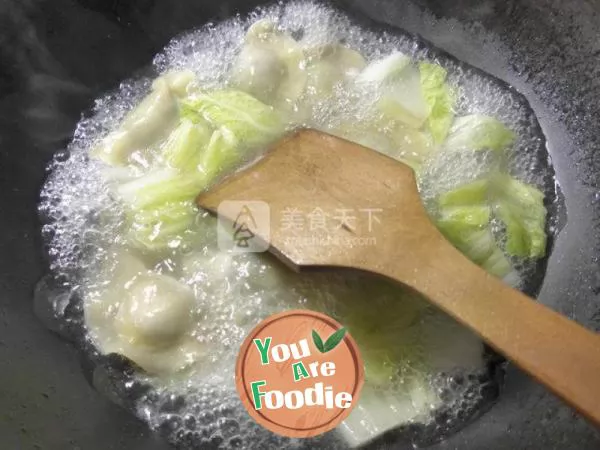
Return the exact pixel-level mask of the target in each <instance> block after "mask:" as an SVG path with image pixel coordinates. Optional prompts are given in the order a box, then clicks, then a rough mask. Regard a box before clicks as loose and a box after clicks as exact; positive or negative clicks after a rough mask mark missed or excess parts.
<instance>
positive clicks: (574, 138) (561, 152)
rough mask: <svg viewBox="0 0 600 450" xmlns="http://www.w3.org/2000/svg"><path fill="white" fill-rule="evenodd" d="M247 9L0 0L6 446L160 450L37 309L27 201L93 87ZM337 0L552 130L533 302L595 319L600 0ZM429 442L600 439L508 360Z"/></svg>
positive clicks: (37, 254) (31, 209)
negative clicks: (483, 75)
mask: <svg viewBox="0 0 600 450" xmlns="http://www.w3.org/2000/svg"><path fill="white" fill-rule="evenodd" d="M256 4H257V3H252V4H249V3H247V2H242V1H237V2H236V1H233V2H204V1H198V0H197V1H183V0H180V1H178V2H171V1H168V0H130V1H125V0H121V1H119V0H110V1H109V0H79V1H75V0H54V1H52V2H51V1H36V0H21V1H18V0H0V361H2V366H1V367H2V370H0V404H1V405H2V407H3V411H2V420H1V421H0V441H1V444H2V448H7V449H12V448H19V449H21V448H22V449H30V448H32V449H33V448H40V449H76V448H79V449H84V450H88V449H89V450H95V449H102V450H104V449H123V450H125V449H127V450H129V449H132V450H133V449H148V450H154V449H162V448H165V449H166V448H168V447H167V446H166V445H165V444H164V443H162V442H160V441H159V440H158V439H157V438H155V437H154V436H152V435H151V434H150V433H149V432H148V431H146V430H145V427H144V425H143V424H141V423H139V422H137V421H136V420H135V419H134V418H132V417H131V416H130V415H129V414H128V413H126V412H125V411H122V410H120V409H119V408H118V407H117V406H115V405H113V404H111V403H110V402H109V401H108V400H106V399H104V398H103V397H102V396H100V395H99V394H97V393H96V392H95V391H94V390H92V389H91V388H90V387H89V385H88V384H87V383H86V381H85V379H84V377H83V376H82V375H81V370H80V367H79V359H78V357H77V355H76V352H75V351H74V350H73V349H72V348H70V347H69V346H68V345H67V344H65V342H64V341H62V340H60V339H59V338H58V337H56V336H54V335H52V334H50V333H49V332H48V331H47V330H46V329H45V328H44V327H43V326H42V325H41V324H40V323H39V322H38V321H37V320H36V319H35V317H34V315H33V311H32V309H33V308H32V291H33V286H34V284H35V282H36V281H37V280H38V279H39V278H40V277H41V276H42V274H43V273H44V270H45V264H44V260H43V257H42V254H41V249H40V242H39V231H38V226H39V224H38V222H37V217H36V212H35V204H36V202H37V196H38V192H39V188H40V185H41V183H42V181H43V178H44V167H45V164H46V162H47V161H48V160H49V158H50V157H51V155H52V153H53V152H54V151H56V150H57V149H60V148H61V147H63V146H64V144H65V142H66V141H67V140H68V139H69V136H70V135H71V134H72V132H73V127H74V126H75V124H76V122H77V120H78V119H79V116H80V113H81V111H83V110H86V109H87V108H89V106H90V105H91V102H92V101H93V99H94V98H95V97H97V96H98V95H99V94H100V93H102V92H104V91H106V90H109V89H112V88H114V86H115V85H116V84H117V83H118V82H119V81H120V80H122V79H125V78H128V77H130V76H131V75H132V74H134V73H135V72H136V71H137V70H139V69H141V68H142V67H143V66H145V65H147V64H148V63H149V62H150V61H151V58H152V55H153V54H155V53H156V52H157V51H159V50H160V49H161V48H162V47H163V46H164V45H165V44H166V43H167V42H168V40H169V39H170V38H171V37H173V36H175V35H176V34H178V33H180V32H181V31H184V30H186V29H190V28H193V27H195V26H198V25H201V24H202V23H205V22H207V21H209V20H219V19H220V18H224V17H228V16H230V15H232V14H235V13H236V12H241V13H244V12H245V11H247V10H249V9H252V8H253V7H254V6H255V5H256ZM335 4H336V5H337V6H338V7H340V8H342V9H346V10H348V11H349V12H350V13H351V15H353V16H354V17H355V18H356V20H358V21H361V20H369V18H371V19H374V20H376V21H378V22H382V23H386V24H387V25H393V26H400V27H402V28H404V29H406V30H408V31H409V32H414V33H417V34H420V35H422V36H423V37H424V38H425V39H427V40H429V41H431V42H433V43H434V44H435V45H437V46H438V47H440V48H442V49H444V50H446V51H448V52H449V53H451V54H453V55H455V56H457V57H458V58H459V59H462V60H464V61H465V62H467V63H470V64H472V65H474V66H476V67H479V68H481V69H483V70H485V71H487V72H489V73H491V74H493V75H495V76H497V77H499V78H501V79H503V80H505V81H507V82H509V83H511V84H512V85H513V86H514V87H515V88H516V89H518V90H519V91H520V92H522V93H523V94H525V95H526V97H527V98H528V100H529V101H530V103H531V104H532V106H533V108H534V110H535V111H536V113H537V115H538V118H539V119H540V122H541V124H542V127H543V129H544V133H545V134H546V136H547V137H548V141H549V149H550V153H551V155H552V158H553V162H554V164H555V168H556V171H557V175H558V179H559V181H560V184H561V187H562V190H563V193H564V195H565V198H566V205H567V211H568V219H567V225H566V227H565V228H564V229H563V231H562V233H561V235H560V236H559V239H558V241H557V243H556V245H555V249H554V252H553V255H552V257H551V259H550V263H549V269H548V275H547V281H546V283H545V284H544V287H543V289H542V292H541V295H540V299H541V301H543V302H544V303H546V304H548V305H550V306H552V307H554V308H555V309H557V310H559V311H561V312H563V313H565V314H567V315H569V316H571V317H573V318H574V319H576V320H578V321H580V322H581V323H583V324H584V325H586V326H589V327H591V328H594V329H596V330H600V298H599V295H600V263H599V260H598V257H599V256H600V186H599V184H600V152H599V151H598V144H599V143H600V121H599V120H600V119H599V118H600V102H599V101H598V98H600V59H599V58H598V55H599V54H600V4H597V3H594V2H592V1H585V0H572V1H569V2H559V1H550V0H538V1H535V0H530V1H520V2H519V1H502V0H453V1H450V0H446V1H441V0H440V1H433V0H431V1H425V0H414V1H400V0H376V1H358V0H350V1H342V0H339V1H337V2H335ZM423 10H427V11H430V12H428V13H423ZM599 379H600V374H599ZM390 448H394V446H390ZM435 448H440V449H454V448H457V449H461V450H462V449H507V448H512V449H515V450H520V449H566V450H569V449H573V450H580V449H581V450H587V449H590V450H591V449H597V448H600V437H599V435H598V432H597V431H596V430H593V429H592V428H591V427H589V426H588V425H587V424H586V423H585V422H584V421H583V420H582V419H580V418H579V417H578V416H577V415H575V414H574V413H572V411H571V410H569V409H568V408H566V407H564V406H562V405H561V403H560V402H559V401H558V400H556V399H554V398H553V397H551V396H550V395H548V394H546V393H545V391H544V390H543V389H542V388H540V387H539V386H537V385H536V384H535V383H533V382H532V381H530V380H529V379H528V378H527V377H526V376H524V375H523V374H522V373H520V372H519V371H518V370H516V369H514V368H512V367H509V369H508V373H507V377H506V385H505V389H504V392H503V393H502V395H501V399H500V401H499V404H498V405H496V406H495V407H494V408H493V409H492V410H491V411H490V412H489V413H487V414H486V415H484V417H482V418H481V419H480V420H478V421H477V422H475V423H474V424H472V425H471V426H469V427H467V429H465V430H463V431H462V432H461V433H459V434H458V435H455V436H453V437H452V438H451V439H450V440H448V441H446V442H445V443H442V444H440V445H438V446H437V447H435Z"/></svg>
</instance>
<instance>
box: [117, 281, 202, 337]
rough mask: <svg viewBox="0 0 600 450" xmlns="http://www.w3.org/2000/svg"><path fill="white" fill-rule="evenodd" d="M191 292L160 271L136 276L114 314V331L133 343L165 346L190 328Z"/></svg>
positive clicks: (192, 302)
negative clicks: (159, 272) (115, 329)
mask: <svg viewBox="0 0 600 450" xmlns="http://www.w3.org/2000/svg"><path fill="white" fill-rule="evenodd" d="M193 309H194V293H193V291H192V290H191V289H190V288H188V287H187V286H185V285H183V284H181V283H179V282H178V281H177V280H175V279H173V278H171V277H169V276H167V275H160V274H144V275H141V276H139V277H137V278H136V279H135V280H134V281H133V282H132V283H131V286H130V287H129V289H128V295H127V296H126V297H125V299H124V300H123V301H122V302H121V305H120V306H119V312H118V313H117V315H116V320H115V325H116V328H117V330H118V331H119V332H120V333H121V334H123V335H124V336H127V337H128V338H129V339H130V340H131V342H133V343H138V342H139V343H142V344H145V345H149V346H154V347H168V346H171V345H173V343H174V342H175V341H176V340H177V339H179V338H181V337H182V336H183V335H184V334H185V333H186V332H187V331H188V330H189V328H190V325H191V318H192V312H193Z"/></svg>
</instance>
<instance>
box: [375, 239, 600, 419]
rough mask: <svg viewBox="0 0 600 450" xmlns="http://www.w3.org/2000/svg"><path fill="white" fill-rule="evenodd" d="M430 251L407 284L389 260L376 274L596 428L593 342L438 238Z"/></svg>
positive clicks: (599, 340)
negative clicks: (458, 326)
mask: <svg viewBox="0 0 600 450" xmlns="http://www.w3.org/2000/svg"><path fill="white" fill-rule="evenodd" d="M430 244H431V243H430ZM430 244H429V245H428V248H430V249H431V253H429V257H426V258H425V259H420V258H418V260H413V261H412V264H414V267H415V270H414V271H413V272H412V273H413V275H412V276H410V277H409V279H407V271H406V269H405V268H402V269H401V272H399V273H397V274H396V273H394V269H393V268H394V264H392V263H391V261H390V263H389V264H385V265H380V266H379V268H378V270H376V271H377V272H379V273H382V274H383V275H386V276H388V277H390V278H396V279H397V280H398V281H401V282H402V283H405V284H406V283H407V284H409V285H411V286H412V287H413V288H415V289H416V290H417V291H419V292H421V293H422V294H424V295H425V296H427V297H428V298H429V299H430V300H431V301H432V302H433V303H434V304H437V305H438V306H439V307H440V308H442V309H443V310H445V311H446V312H448V313H449V314H450V315H452V316H453V317H455V318H456V319H457V320H458V321H460V322H462V323H463V324H465V325H466V326H468V327H469V328H472V329H473V330H476V332H477V333H478V334H480V335H481V336H482V337H483V338H484V340H486V341H487V342H488V343H490V344H491V345H492V346H493V347H494V348H495V349H496V350H498V351H499V352H500V353H502V354H504V355H505V356H506V357H507V358H508V359H510V360H512V361H514V362H515V363H516V364H517V365H518V366H520V367H521V368H522V369H524V370H525V371H526V372H528V373H529V374H530V375H531V376H533V377H534V378H536V379H537V380H538V381H539V382H541V383H542V384H544V385H545V386H547V387H548V388H550V389H551V390H552V391H553V392H554V393H555V394H557V395H558V396H560V397H561V398H562V399H564V400H565V401H566V402H567V403H569V404H570V405H571V406H572V407H574V408H575V409H577V410H578V411H579V412H581V413H582V414H583V415H584V416H586V417H587V418H588V419H590V420H591V421H592V422H594V423H595V424H596V425H600V336H599V335H597V334H595V333H593V332H591V331H588V330H587V329H586V328H584V327H582V326H580V325H578V324H577V323H575V322H574V321H571V320H569V319H567V318H566V317H564V316H562V315H560V314H558V313H556V312H554V311H553V310H551V309H549V308H547V307H545V306H543V305H541V304H540V303H537V302H535V301H534V300H532V299H530V298H529V297H527V296H525V295H524V294H522V293H521V292H518V291H516V290H514V289H512V288H510V287H508V286H507V285H505V284H504V283H503V282H501V281H500V280H498V279H496V278H495V277H493V276H491V275H489V274H487V273H486V272H485V271H483V270H482V269H480V268H479V267H477V266H476V265H475V264H473V263H471V261H469V260H468V259H467V258H465V257H464V256H462V255H461V254H460V253H459V252H458V251H457V250H456V249H455V248H454V247H452V246H451V245H450V244H449V243H448V242H446V241H445V240H444V239H443V238H441V239H440V240H439V242H438V243H437V244H436V245H430ZM400 265H402V264H400ZM386 272H387V273H386ZM411 278H412V279H411Z"/></svg>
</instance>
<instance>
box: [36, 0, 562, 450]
mask: <svg viewBox="0 0 600 450" xmlns="http://www.w3.org/2000/svg"><path fill="white" fill-rule="evenodd" d="M265 17H269V18H272V19H273V20H275V21H277V22H278V23H279V25H280V26H281V27H282V28H283V29H284V30H286V31H287V32H289V33H291V34H292V35H293V36H294V37H296V38H299V39H300V38H301V39H302V42H303V44H306V45H315V46H316V45H322V44H327V43H332V42H343V43H344V44H345V45H347V46H348V47H351V48H354V49H356V50H358V51H359V52H360V53H361V54H362V55H363V56H365V58H367V60H373V59H376V58H378V57H382V56H385V55H387V54H389V53H391V52H392V51H396V50H400V51H402V52H403V53H406V54H408V55H411V56H413V57H414V58H418V59H428V60H432V61H434V62H437V63H438V64H441V65H442V66H444V67H445V68H447V69H448V71H449V82H450V83H451V84H452V85H453V86H454V87H455V88H456V89H457V92H458V94H459V95H458V105H457V115H462V114H471V113H483V114H487V115H491V116H494V117H496V118H498V119H500V120H501V121H503V122H504V123H506V124H507V125H508V126H509V127H510V128H511V129H512V130H514V131H515V132H516V133H517V136H518V138H517V141H516V143H515V150H514V151H513V152H512V153H511V156H510V158H509V165H510V168H511V172H512V173H513V174H515V175H517V176H518V177H519V178H521V179H524V180H526V181H528V182H530V183H532V184H536V185H537V186H539V187H540V188H542V189H544V191H545V192H546V194H547V199H549V200H548V206H550V211H551V212H552V210H553V209H552V208H553V205H552V203H553V201H554V200H555V198H556V196H555V185H554V179H553V172H552V170H551V167H550V166H549V161H548V157H547V154H546V149H545V141H544V139H543V136H542V135H541V131H540V128H539V125H538V123H537V120H536V118H535V116H534V115H533V112H532V111H531V109H530V107H529V106H528V104H527V102H526V101H525V99H524V98H523V97H522V96H520V95H519V94H517V93H516V92H514V91H513V90H511V89H510V88H509V87H508V86H507V85H505V84H504V83H502V82H500V81H498V80H496V79H493V78H491V77H489V76H487V75H486V74H483V73H481V72H480V71H478V70H476V69H473V68H471V67H467V66H465V65H463V64H461V63H460V62H458V61H456V60H454V59H452V58H450V57H448V56H447V55H445V54H443V53H442V52H439V51H438V50H436V49H435V48H432V47H429V46H427V45H426V44H425V43H422V42H420V41H419V40H417V39H415V38H414V37H412V36H408V35H405V34H403V33H402V32H394V33H388V32H381V31H378V30H370V29H367V28H361V27H359V26H358V25H356V24H354V23H352V22H351V21H350V20H349V19H348V18H347V17H345V16H344V15H341V14H339V13H338V12H336V11H334V10H332V9H329V8H327V7H324V6H322V5H317V4H312V3H291V4H287V5H285V6H274V7H271V8H268V9H264V10H258V11H256V12H255V13H254V14H252V15H251V16H250V17H248V18H245V19H241V18H235V19H231V20H229V21H226V22H224V23H220V24H217V25H207V26H205V27H203V28H202V29H200V30H198V31H194V32H191V33H189V34H186V35H184V36H181V37H179V38H177V39H175V40H174V41H173V42H172V43H171V44H170V45H169V46H168V47H167V48H166V49H165V50H164V51H163V52H162V53H161V54H159V55H158V56H157V57H156V58H155V60H154V69H153V70H154V72H155V73H154V74H153V77H154V76H156V74H158V73H163V72H166V71H168V70H171V69H183V68H185V69H191V70H193V71H194V73H195V74H196V76H197V78H198V80H199V83H200V84H201V85H203V86H207V87H219V86H223V85H225V84H226V83H227V81H228V75H227V74H228V73H229V69H230V67H231V64H232V61H233V60H234V57H235V55H236V54H237V52H238V51H239V49H240V46H241V45H242V42H243V37H244V34H245V31H246V30H247V28H248V26H249V24H251V23H253V22H254V21H256V20H258V19H260V18H265ZM150 82H151V79H141V80H132V81H127V82H124V83H123V84H122V85H121V86H120V87H119V89H118V90H117V91H116V92H114V93H112V94H109V95H107V96H105V97H103V98H100V99H98V100H97V102H96V106H95V108H94V112H93V114H92V116H91V117H89V118H86V119H84V120H82V121H81V122H80V123H79V125H78V127H77V130H76V131H75V136H74V139H73V142H72V143H71V145H70V146H69V148H68V150H67V151H66V152H64V153H61V154H58V155H57V156H56V158H55V160H54V161H53V163H52V164H51V167H50V169H51V174H50V176H49V178H48V181H47V183H46V185H45V187H44V190H43V193H42V201H41V204H40V211H41V213H42V215H43V218H44V221H45V223H46V224H45V225H44V227H43V235H44V239H45V242H46V244H47V249H48V253H49V256H50V266H51V271H52V275H51V276H50V277H48V278H47V279H45V280H43V281H42V282H41V283H40V285H39V287H38V290H37V295H36V311H37V312H38V314H39V315H40V316H41V317H42V318H43V320H45V321H46V323H47V324H48V325H49V326H50V327H51V328H52V329H54V330H55V331H58V332H60V333H62V334H64V335H65V336H66V337H68V338H70V339H73V340H75V341H76V342H77V343H78V344H79V345H80V347H81V348H82V350H83V353H84V354H85V361H86V363H85V366H86V367H87V369H86V374H87V375H88V376H89V378H90V381H91V382H92V383H93V384H94V385H95V386H96V387H97V388H98V389H99V390H101V391H103V392H104V393H106V395H108V396H109V397H110V398H111V399H113V400H114V401H115V402H117V403H119V404H121V405H123V406H125V407H127V408H129V409H131V410H132V411H133V412H134V413H135V414H137V415H138V416H139V417H141V418H142V419H143V420H145V421H146V422H147V423H148V424H149V425H150V426H151V427H152V428H155V429H158V430H160V431H161V432H162V433H163V434H164V435H165V436H167V437H168V438H169V439H171V440H172V441H173V442H174V443H176V444H177V445H179V446H181V447H183V448H186V447H193V446H196V447H198V446H201V448H261V449H263V448H265V449H266V448H282V447H285V448H295V447H297V448H301V447H308V448H315V447H323V448H336V447H339V448H345V446H346V444H345V443H344V442H343V441H340V440H339V439H338V438H337V437H336V434H335V432H333V433H329V434H327V435H325V436H323V437H321V438H318V439H313V440H310V441H296V440H289V439H284V438H280V437H276V436H274V435H272V434H270V433H268V432H266V431H264V430H262V429H260V428H259V427H258V426H257V425H255V424H254V423H253V422H252V421H251V420H250V419H249V418H248V416H247V414H246V413H245V411H244V410H243V408H242V406H241V403H240V401H239V399H238V397H237V394H236V391H235V387H234V382H233V367H234V361H235V357H236V354H237V350H238V348H239V344H240V343H241V341H242V339H243V338H244V336H245V335H246V334H247V332H248V331H249V330H250V329H251V328H252V326H254V325H255V324H256V321H257V320H259V319H260V318H261V317H265V316H267V315H269V314H271V313H273V312H276V311H280V310H282V309H290V308H294V307H312V308H318V309H324V310H327V311H328V312H329V313H330V314H332V315H334V316H335V315H336V313H337V312H338V311H336V308H340V304H339V302H337V301H336V299H337V298H344V296H347V295H351V293H352V292H356V291H357V290H359V291H360V290H361V289H366V288H364V286H365V285H366V284H368V281H369V280H368V279H366V278H365V277H363V276H361V277H358V276H343V275H339V276H338V277H337V279H336V280H335V281H333V282H332V281H331V280H330V279H328V280H325V279H323V277H322V276H320V275H314V276H303V277H300V276H297V275H293V274H289V273H287V272H286V271H285V269H283V268H280V267H279V266H278V265H277V264H275V263H273V262H272V261H270V260H269V258H268V257H266V258H261V259H257V258H255V257H252V256H247V257H246V256H242V257H239V258H236V259H235V260H230V259H226V258H225V259H222V258H220V257H219V256H218V254H217V252H216V251H215V248H214V246H215V245H216V243H215V244H214V245H212V246H211V245H207V246H206V248H203V249H200V250H198V249H195V250H193V251H191V253H190V250H189V249H173V251H172V252H170V253H169V254H167V255H163V256H161V257H160V258H151V259H149V260H146V264H147V266H148V267H149V268H152V269H153V270H154V271H156V272H158V273H165V274H168V275H171V276H173V277H175V278H178V279H179V280H181V281H183V282H185V283H186V284H188V285H189V286H191V287H192V288H193V289H194V290H195V293H196V297H197V300H198V310H199V312H200V314H201V315H202V316H203V318H204V319H205V320H204V321H203V323H204V325H203V326H202V328H201V335H200V339H201V340H202V341H203V342H205V343H209V344H216V343H218V344H219V345H214V351H213V352H212V353H210V354H208V355H207V356H206V359H205V360H204V363H203V364H201V365H198V367H195V368H194V369H193V370H192V371H189V372H186V373H185V375H182V376H180V377H177V376H172V377H169V378H167V379H160V380H159V379H156V378H151V377H147V376H144V375H141V374H140V373H139V372H137V371H135V370H133V367H132V364H131V363H130V362H129V361H127V360H125V359H124V358H121V357H119V356H118V355H109V356H104V355H102V354H101V353H100V352H99V351H98V349H97V348H96V346H95V344H94V342H95V341H94V339H93V336H89V334H88V333H87V332H86V329H85V324H84V317H83V304H84V301H83V299H85V300H86V301H89V300H90V299H94V298H96V297H98V296H101V295H102V292H103V289H105V287H106V284H107V283H108V281H109V280H110V277H111V276H113V275H114V273H113V272H114V270H115V266H114V264H113V263H112V256H113V255H112V253H111V252H112V250H111V249H112V246H113V244H114V243H115V242H118V241H119V240H120V239H121V238H120V233H121V228H122V226H123V223H122V214H121V213H122V211H121V207H120V205H119V204H118V202H115V201H114V200H113V199H112V198H111V195H110V189H109V187H108V186H107V183H106V182H105V172H104V171H105V170H106V168H104V167H103V166H102V165H101V164H99V163H97V162H95V161H94V160H92V159H89V158H88V156H87V154H88V151H89V150H90V148H91V147H92V146H93V144H94V142H97V140H98V139H99V138H101V137H102V136H104V135H106V134H107V133H108V132H109V131H111V130H114V129H116V128H117V126H118V124H119V122H120V120H121V119H122V118H123V116H124V115H125V113H126V112H127V111H129V110H130V109H131V108H132V107H133V106H134V105H136V104H137V103H139V101H140V100H141V98H142V97H143V96H144V95H145V94H146V93H147V91H148V89H149V85H150ZM354 100H355V99H353V98H352V97H350V96H349V95H344V93H338V96H337V97H336V101H335V102H334V103H326V104H323V105H321V107H319V108H318V109H317V110H316V111H315V115H314V116H313V117H312V118H311V121H310V122H309V123H308V124H307V125H311V126H316V127H318V128H321V129H324V130H328V129H331V128H334V127H335V126H336V125H337V124H338V123H339V122H340V121H341V122H343V121H345V120H353V121H360V120H361V118H363V114H365V111H364V109H363V108H361V107H360V105H355V104H354V103H353V101H354ZM471 164H473V163H471ZM478 164H480V165H477V164H475V165H474V166H469V167H465V165H464V163H463V162H461V161H460V160H459V159H456V158H453V159H450V158H448V159H444V160H441V161H438V162H436V163H435V164H432V165H431V166H430V167H428V168H427V169H426V170H425V172H424V174H423V176H422V180H421V183H420V188H421V193H422V195H423V197H424V199H425V200H426V199H428V198H431V197H433V196H434V195H435V194H436V193H437V192H439V191H440V190H443V189H447V188H448V187H452V186H455V185H458V184H460V183H462V182H464V181H467V180H469V179H471V178H473V176H474V175H475V174H476V173H478V171H480V170H482V167H483V166H484V165H485V164H486V162H485V161H481V162H480V163H478ZM111 176H113V177H114V176H115V174H114V173H112V174H111ZM440 180H441V181H440ZM100 218H101V220H100ZM201 222H202V223H203V224H209V226H206V233H211V232H213V231H214V227H213V226H212V223H211V222H210V219H208V218H202V220H201ZM211 230H212V231H211ZM549 231H551V232H553V231H554V229H553V221H552V219H551V220H550V225H549ZM515 264H516V268H517V270H518V273H519V277H520V281H518V283H520V284H521V287H523V288H525V289H526V290H528V291H532V292H533V291H535V289H536V288H537V286H538V284H539V281H540V280H541V277H542V276H543V264H536V265H534V264H525V263H523V262H519V261H515ZM328 278H331V277H330V276H328ZM207 280H209V281H210V283H207ZM208 285H210V287H207V286H208ZM315 286H318V289H315V288H314V287H315ZM367 295H368V294H367V290H365V296H367ZM444 323H445V324H449V325H448V326H454V325H453V324H450V322H449V321H448V320H446V319H444ZM456 330H459V328H458V327H457V328H456ZM456 332H458V333H460V332H462V331H456ZM487 363H488V370H484V371H476V372H474V371H468V370H465V371H462V372H461V371H458V372H457V371H453V372H452V373H447V374H442V375H436V376H432V377H431V379H430V380H428V382H430V383H432V384H433V385H434V386H435V388H436V389H437V390H438V391H439V392H441V393H442V394H441V398H442V400H443V403H442V405H441V406H439V407H437V408H436V410H435V411H434V412H432V414H430V415H429V416H428V417H424V418H421V419H420V422H421V423H419V424H411V425H410V426H406V425H405V426H404V427H402V429H401V430H400V431H399V432H398V433H404V436H406V437H407V438H408V439H409V440H411V441H412V442H414V443H417V444H420V443H421V444H422V443H426V442H429V441H431V440H435V439H438V438H439V437H441V436H443V435H444V434H445V433H448V432H449V431H451V430H453V429H455V428H457V427H458V426H460V425H461V424H462V423H464V422H465V421H468V420H470V419H472V418H473V417H475V416H476V415H477V414H478V413H479V412H481V411H482V410H483V409H484V408H485V407H486V406H489V404H490V402H491V401H493V399H494V398H495V396H496V395H497V390H498V382H499V381H498V377H497V375H498V373H499V372H498V370H497V369H498V367H497V365H496V364H495V358H494V356H493V355H491V354H490V355H489V357H488V360H487ZM398 433H397V434H398Z"/></svg>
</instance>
